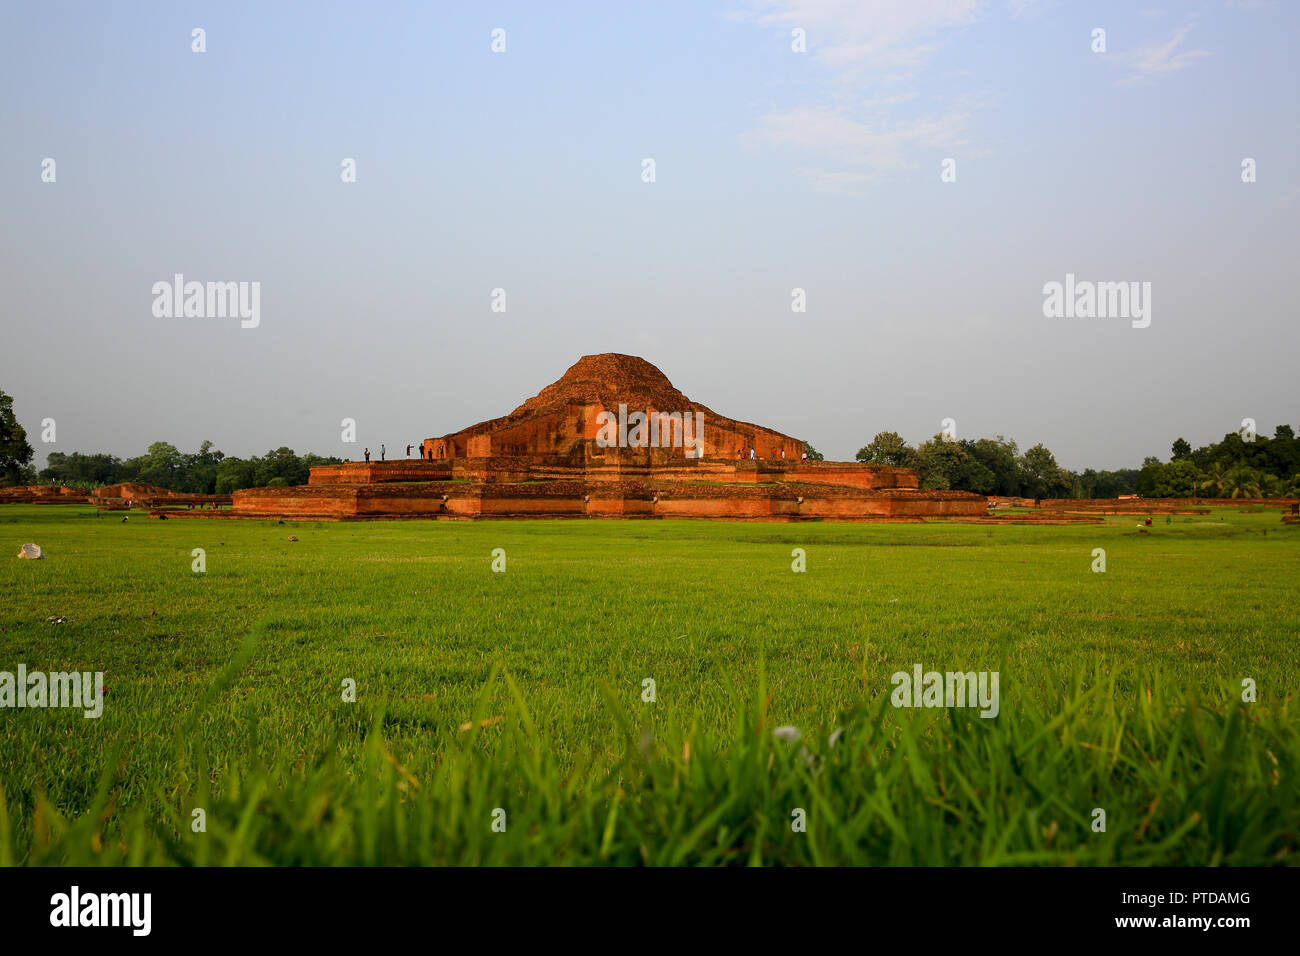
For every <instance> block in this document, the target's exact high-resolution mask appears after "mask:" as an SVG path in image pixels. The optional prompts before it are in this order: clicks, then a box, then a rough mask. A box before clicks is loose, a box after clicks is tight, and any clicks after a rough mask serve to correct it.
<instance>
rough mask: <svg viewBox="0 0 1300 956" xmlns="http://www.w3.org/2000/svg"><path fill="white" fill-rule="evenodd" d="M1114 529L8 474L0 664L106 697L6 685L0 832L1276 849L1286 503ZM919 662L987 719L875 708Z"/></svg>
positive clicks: (1298, 743)
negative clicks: (45, 487)
mask: <svg viewBox="0 0 1300 956" xmlns="http://www.w3.org/2000/svg"><path fill="white" fill-rule="evenodd" d="M1138 524H1139V519H1138V518H1136V517H1123V518H1113V519H1108V520H1107V521H1106V522H1105V523H1103V524H1095V525H1093V524H1089V525H1075V526H1046V527H1035V526H1005V525H1004V526H985V525H979V524H942V523H930V524H882V525H865V524H821V523H818V524H797V525H796V524H766V523H764V524H739V523H723V522H688V521H625V522H618V521H519V522H482V523H450V522H425V521H401V522H373V523H349V524H328V523H322V524H315V523H311V522H286V523H284V524H277V523H273V522H260V521H259V522H249V521H229V520H213V519H184V520H171V521H158V520H154V519H147V518H145V517H143V516H141V515H139V514H134V515H132V516H131V518H130V520H129V521H128V522H126V523H123V522H122V521H121V518H120V516H118V517H113V516H109V515H105V516H104V517H102V518H100V517H96V515H95V513H94V510H93V509H90V508H79V507H72V506H49V507H41V506H22V505H7V506H4V507H3V508H0V542H3V548H4V549H6V550H7V552H8V553H7V554H5V555H4V560H3V561H0V595H2V598H0V628H2V629H3V630H0V671H14V670H15V669H16V667H17V665H18V664H19V663H23V664H25V665H26V666H27V668H28V670H29V671H32V670H71V669H78V670H90V671H102V672H103V673H104V685H105V686H106V688H107V696H106V698H105V707H104V713H103V716H102V717H100V718H99V719H84V718H83V717H82V716H81V714H80V712H79V711H73V710H60V709H46V710H33V709H24V710H11V709H5V710H0V726H2V727H3V734H2V735H0V785H2V787H3V800H2V801H0V863H47V864H48V863H81V864H85V863H100V862H102V863H121V862H127V863H163V862H175V863H250V862H269V863H314V864H330V863H362V862H367V863H368V862H381V863H389V862H424V863H507V862H510V863H550V862H556V863H585V862H606V863H760V862H761V863H788V864H801V863H917V864H945V863H984V864H997V863H1017V862H1020V863H1060V864H1066V863H1077V864H1089V863H1102V864H1109V863H1120V864H1128V863H1132V864H1140V863H1165V864H1213V863H1239V864H1256V863H1268V862H1286V863H1291V862H1295V860H1296V858H1297V848H1298V845H1300V704H1298V703H1297V689H1298V688H1300V673H1298V672H1297V666H1296V665H1297V659H1298V658H1300V654H1298V653H1297V637H1296V635H1297V631H1298V630H1300V610H1298V609H1297V601H1296V596H1297V586H1298V584H1300V529H1298V528H1295V527H1289V526H1284V525H1283V524H1282V523H1281V522H1280V521H1279V520H1278V513H1277V511H1275V510H1269V511H1266V512H1258V511H1256V512H1248V511H1244V510H1241V509H1236V508H1216V509H1214V510H1213V512H1212V513H1211V514H1209V515H1204V516H1175V517H1174V518H1173V521H1172V523H1169V524H1166V523H1165V521H1164V519H1163V518H1162V517H1158V518H1157V519H1156V523H1155V524H1154V525H1153V526H1152V527H1151V528H1150V529H1148V530H1147V531H1146V532H1142V531H1140V530H1139V528H1138V527H1137V526H1138ZM290 536H295V537H297V539H298V540H296V541H291V540H289V539H290ZM27 541H33V542H36V543H38V544H40V545H41V546H42V548H44V549H45V551H46V554H47V558H46V560H43V561H38V562H28V561H20V560H17V559H15V558H14V557H13V555H14V554H15V553H16V552H17V551H18V548H19V546H20V545H21V544H23V543H24V542H27ZM195 548H202V549H204V551H205V552H206V556H205V560H206V571H205V572H204V573H195V572H194V571H193V570H192V563H193V562H194V560H195V559H194V557H193V556H192V551H193V549H195ZM498 548H499V549H504V552H505V561H506V570H505V571H504V573H495V572H493V571H492V562H493V554H492V552H493V550H494V549H498ZM794 548H803V549H805V551H806V556H807V557H806V560H807V570H806V571H805V572H804V573H794V572H792V570H791V565H792V560H793V559H792V554H791V552H792V549H794ZM1095 548H1103V549H1105V558H1106V571H1105V573H1094V572H1093V571H1092V570H1091V568H1092V566H1093V562H1094V557H1093V549H1095ZM59 617H62V618H65V619H66V621H65V622H63V623H53V622H50V621H48V620H47V619H49V618H59ZM915 664H921V665H923V667H924V668H925V669H926V670H938V671H949V670H952V671H957V670H960V671H970V670H975V671H997V672H998V673H999V675H1000V696H1001V712H1000V714H999V715H998V716H997V717H996V718H990V719H981V718H979V717H978V716H976V714H975V713H974V712H973V711H971V710H961V709H956V708H953V709H943V708H940V709H905V708H895V707H893V706H891V705H890V692H891V690H892V685H891V683H890V675H891V674H893V673H894V672H896V671H907V672H910V671H911V669H912V667H913V665H915ZM1244 678H1251V679H1253V680H1254V681H1255V683H1256V686H1257V688H1258V700H1257V701H1256V702H1253V703H1242V700H1241V697H1242V681H1243V679H1244ZM345 679H352V680H354V681H355V682H356V688H357V693H356V702H355V703H351V702H346V701H344V700H343V692H342V686H343V682H344V681H345ZM647 679H650V680H653V681H654V687H655V694H656V699H655V700H654V701H653V702H645V701H643V699H642V696H643V686H644V685H643V682H644V681H645V680H647ZM467 724H468V725H469V726H470V729H468V730H466V729H462V728H464V727H465V726H466V725H467ZM780 725H790V726H794V727H797V728H799V730H800V732H801V733H802V739H801V740H800V741H799V742H797V743H789V742H786V741H783V740H780V739H775V738H774V737H773V735H772V733H771V731H772V729H773V728H775V727H777V726H780ZM837 728H843V729H844V733H843V734H842V736H841V737H840V738H839V741H838V743H837V744H836V746H834V747H832V746H831V745H830V741H829V737H830V735H831V734H832V732H833V731H835V730H836V729H837ZM195 807H201V808H203V809H204V811H205V813H206V831H205V832H201V833H196V832H194V830H193V827H192V820H193V817H192V810H193V808H195ZM497 808H501V809H503V810H504V811H505V815H506V819H507V820H508V824H507V827H506V830H505V832H494V831H493V829H492V822H493V819H494V817H493V811H494V810H496V809H497ZM1096 808H1101V809H1103V810H1105V813H1106V829H1105V831H1104V832H1098V831H1096V830H1095V829H1094V827H1093V821H1094V819H1095V817H1094V814H1093V811H1094V809H1096ZM799 809H801V810H803V812H804V815H805V819H806V830H805V831H802V832H796V831H794V830H792V827H791V821H792V819H794V818H796V817H797V813H796V810H799Z"/></svg>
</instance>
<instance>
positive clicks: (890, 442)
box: [856, 432, 917, 468]
mask: <svg viewBox="0 0 1300 956" xmlns="http://www.w3.org/2000/svg"><path fill="white" fill-rule="evenodd" d="M856 457H857V460H858V461H865V462H867V463H868V464H872V465H888V466H889V467H891V468H914V467H916V457H917V453H916V450H915V449H913V448H912V447H911V446H909V445H908V444H907V442H905V441H903V438H902V436H901V435H899V434H898V432H880V433H879V434H877V435H876V437H875V438H873V439H871V443H870V444H869V445H867V446H866V447H865V448H859V449H858V454H857V455H856Z"/></svg>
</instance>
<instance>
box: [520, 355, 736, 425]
mask: <svg viewBox="0 0 1300 956" xmlns="http://www.w3.org/2000/svg"><path fill="white" fill-rule="evenodd" d="M619 402H625V403H627V405H628V407H629V408H639V409H645V408H655V409H660V410H664V411H679V412H685V411H688V410H689V411H705V412H706V413H708V414H710V415H711V414H712V412H708V409H706V408H705V407H704V406H703V405H700V404H699V403H698V402H692V401H691V400H690V399H689V398H687V397H686V396H685V395H683V394H682V393H681V392H679V391H678V390H677V389H675V388H673V383H672V382H670V381H668V376H667V375H665V374H664V373H663V372H661V371H659V369H657V368H656V367H655V366H653V365H651V364H650V363H649V362H647V361H646V360H645V359H643V358H640V357H638V356H636V355H623V354H621V353H618V352H603V353H601V354H600V355H584V356H583V357H582V358H580V359H578V361H576V362H574V363H573V365H572V366H570V368H569V370H568V371H567V372H565V373H564V374H563V375H562V376H560V378H559V380H558V381H556V382H553V383H551V384H550V385H547V386H546V387H545V388H544V389H542V390H541V391H540V392H538V393H537V394H536V395H534V396H533V397H532V398H530V399H528V401H526V402H524V403H523V404H522V405H520V406H519V407H518V408H516V409H515V410H514V411H513V412H511V413H510V414H509V415H507V416H506V418H507V419H514V418H517V417H522V416H524V415H527V414H529V413H532V412H544V411H552V410H554V409H556V408H559V407H561V406H565V405H596V404H602V405H604V406H605V407H607V408H608V407H610V406H611V405H612V406H613V407H615V408H616V407H618V404H619Z"/></svg>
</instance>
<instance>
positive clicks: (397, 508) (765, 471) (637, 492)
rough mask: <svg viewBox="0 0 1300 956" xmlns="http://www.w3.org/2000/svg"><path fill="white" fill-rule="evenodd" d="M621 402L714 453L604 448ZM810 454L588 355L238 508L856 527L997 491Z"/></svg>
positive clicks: (936, 513) (961, 505)
mask: <svg viewBox="0 0 1300 956" xmlns="http://www.w3.org/2000/svg"><path fill="white" fill-rule="evenodd" d="M620 404H622V405H626V406H627V409H628V410H630V411H642V412H647V413H649V412H663V413H666V414H674V413H678V414H681V415H687V414H695V415H698V416H700V417H701V419H702V421H703V430H702V435H701V436H700V437H702V442H701V446H700V447H701V448H702V451H703V456H702V457H695V449H694V448H688V447H686V446H685V445H684V444H682V445H673V444H668V446H667V447H653V448H630V447H617V446H611V447H603V446H602V444H601V443H600V442H598V441H597V434H598V432H599V428H600V426H599V424H598V416H599V415H600V413H601V412H608V413H610V414H617V411H618V408H619V405H620ZM751 448H753V449H754V451H755V457H754V458H753V459H750V457H749V453H750V449H751ZM804 448H805V445H804V443H803V442H802V441H799V440H798V439H795V438H791V437H790V436H789V435H783V434H781V433H780V432H777V431H774V430H773V429H770V428H764V427H762V426H759V425H752V424H749V423H747V422H741V421H737V420H735V419H731V418H727V417H725V416H722V415H719V414H717V413H715V412H714V411H712V410H711V409H709V408H707V407H706V406H704V405H701V404H699V403H698V402H692V401H691V400H690V399H688V398H687V397H686V396H685V395H683V394H682V393H681V392H679V391H677V390H676V389H675V388H673V386H672V383H671V382H669V381H668V379H667V378H666V377H665V376H664V374H663V373H662V372H660V371H659V369H657V368H655V367H654V366H653V365H651V364H650V363H649V362H647V361H645V360H644V359H640V358H636V357H635V356H630V355H618V354H615V353H606V354H603V355H588V356H584V357H583V358H582V359H580V360H579V361H578V362H577V363H576V364H575V365H574V366H573V367H572V368H570V369H569V371H568V372H566V373H565V374H564V376H563V377H562V378H561V379H560V380H559V381H557V382H555V383H554V384H552V385H548V386H547V387H546V388H544V389H542V391H541V392H540V393H538V394H537V395H536V396H534V397H533V398H531V399H529V400H528V401H527V402H525V403H524V404H522V405H520V406H519V407H518V408H516V409H515V410H514V411H513V412H511V413H510V414H509V415H506V416H504V417H502V418H495V419H491V420H489V421H486V422H480V423H479V424H477V425H473V426H471V427H469V428H466V429H463V430H462V431H459V432H454V433H452V434H450V435H444V436H442V437H441V438H428V439H425V441H424V443H423V447H422V453H423V455H424V458H423V459H421V460H397V461H387V462H378V461H370V462H348V463H347V464H343V465H326V466H321V467H317V468H313V469H312V470H311V477H310V478H309V479H308V484H306V485H302V486H299V487H297V488H249V489H246V490H243V491H237V492H235V495H234V510H233V512H231V516H232V517H249V518H313V519H327V520H347V519H366V518H462V519H464V518H471V519H472V518H523V517H556V518H559V517H610V518H631V517H644V518H717V519H732V520H751V521H797V520H801V519H802V520H817V519H834V520H847V521H853V520H863V519H891V518H893V519H911V520H915V519H918V518H938V517H976V516H981V515H985V514H986V513H987V505H986V501H985V498H984V496H983V495H976V494H970V493H968V492H963V491H920V490H918V488H917V477H916V472H915V471H913V470H911V469H906V468H885V467H882V466H876V465H864V464H860V463H858V462H816V461H804V460H803V459H802V455H803V452H804Z"/></svg>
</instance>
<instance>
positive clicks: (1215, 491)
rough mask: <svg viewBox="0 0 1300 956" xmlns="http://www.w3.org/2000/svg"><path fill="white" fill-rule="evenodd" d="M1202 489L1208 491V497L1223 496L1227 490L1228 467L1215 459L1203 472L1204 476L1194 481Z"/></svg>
mask: <svg viewBox="0 0 1300 956" xmlns="http://www.w3.org/2000/svg"><path fill="white" fill-rule="evenodd" d="M1196 486H1197V487H1198V488H1200V489H1201V490H1202V491H1205V492H1208V496H1209V497H1210V498H1223V497H1225V496H1226V495H1227V492H1228V469H1227V468H1226V467H1225V466H1224V464H1223V462H1221V461H1216V462H1214V464H1212V465H1210V467H1209V468H1208V469H1207V470H1206V472H1205V477H1204V478H1202V479H1201V480H1200V481H1198V482H1197V483H1196Z"/></svg>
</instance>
